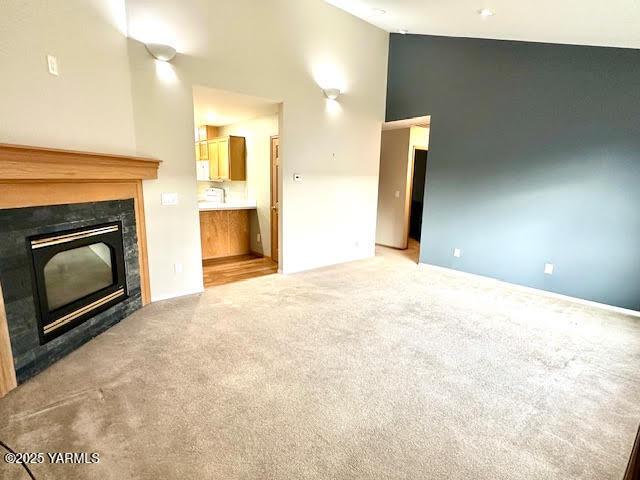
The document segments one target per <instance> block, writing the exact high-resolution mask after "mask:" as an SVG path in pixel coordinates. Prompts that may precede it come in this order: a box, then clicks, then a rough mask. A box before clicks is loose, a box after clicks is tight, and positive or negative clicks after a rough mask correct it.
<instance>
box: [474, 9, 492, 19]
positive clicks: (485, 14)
mask: <svg viewBox="0 0 640 480" xmlns="http://www.w3.org/2000/svg"><path fill="white" fill-rule="evenodd" d="M478 15H480V16H481V17H483V18H487V17H493V15H494V14H493V10H489V9H488V8H483V9H482V10H478Z"/></svg>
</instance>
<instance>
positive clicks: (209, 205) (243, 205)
mask: <svg viewBox="0 0 640 480" xmlns="http://www.w3.org/2000/svg"><path fill="white" fill-rule="evenodd" d="M256 208H257V207H256V202H252V201H251V200H245V201H233V202H225V203H214V202H198V209H199V210H200V211H201V212H207V211H211V210H254V209H256Z"/></svg>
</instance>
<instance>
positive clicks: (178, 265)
mask: <svg viewBox="0 0 640 480" xmlns="http://www.w3.org/2000/svg"><path fill="white" fill-rule="evenodd" d="M173 271H174V272H175V273H176V274H178V273H182V264H181V263H180V262H177V263H174V264H173Z"/></svg>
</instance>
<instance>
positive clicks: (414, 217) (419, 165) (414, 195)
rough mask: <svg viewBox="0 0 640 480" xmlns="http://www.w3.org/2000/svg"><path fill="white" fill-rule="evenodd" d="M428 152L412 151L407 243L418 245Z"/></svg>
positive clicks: (420, 232) (421, 150)
mask: <svg viewBox="0 0 640 480" xmlns="http://www.w3.org/2000/svg"><path fill="white" fill-rule="evenodd" d="M428 154H429V152H428V150H423V149H418V148H416V149H414V152H413V178H412V181H411V213H410V214H409V241H411V240H415V241H417V242H418V243H420V235H421V234H422V211H423V208H424V187H425V183H426V179H427V156H428Z"/></svg>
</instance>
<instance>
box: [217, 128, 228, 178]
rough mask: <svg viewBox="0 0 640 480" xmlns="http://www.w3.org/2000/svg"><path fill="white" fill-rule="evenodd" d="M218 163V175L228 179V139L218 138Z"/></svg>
mask: <svg viewBox="0 0 640 480" xmlns="http://www.w3.org/2000/svg"><path fill="white" fill-rule="evenodd" d="M218 165H219V167H218V168H219V176H220V178H224V179H225V180H229V139H228V138H222V139H220V140H218Z"/></svg>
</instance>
